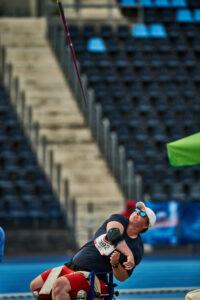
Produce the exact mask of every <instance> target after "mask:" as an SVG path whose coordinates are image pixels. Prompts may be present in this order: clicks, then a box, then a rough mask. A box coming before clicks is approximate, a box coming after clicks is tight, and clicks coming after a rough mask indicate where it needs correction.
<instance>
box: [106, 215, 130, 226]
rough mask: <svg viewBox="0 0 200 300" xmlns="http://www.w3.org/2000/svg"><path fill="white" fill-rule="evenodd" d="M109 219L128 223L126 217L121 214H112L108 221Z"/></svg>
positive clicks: (109, 220)
mask: <svg viewBox="0 0 200 300" xmlns="http://www.w3.org/2000/svg"><path fill="white" fill-rule="evenodd" d="M111 221H116V222H119V223H122V224H127V223H128V218H126V217H125V216H123V215H122V214H112V215H111V216H110V218H109V219H108V222H111Z"/></svg>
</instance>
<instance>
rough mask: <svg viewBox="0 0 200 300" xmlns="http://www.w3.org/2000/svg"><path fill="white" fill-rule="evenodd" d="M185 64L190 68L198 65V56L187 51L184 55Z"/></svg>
mask: <svg viewBox="0 0 200 300" xmlns="http://www.w3.org/2000/svg"><path fill="white" fill-rule="evenodd" d="M183 64H184V65H185V67H186V68H188V69H192V68H193V67H195V66H196V57H195V56H194V54H193V53H192V52H189V51H188V52H187V53H185V55H184V57H183Z"/></svg>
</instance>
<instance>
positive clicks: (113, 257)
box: [110, 251, 120, 265]
mask: <svg viewBox="0 0 200 300" xmlns="http://www.w3.org/2000/svg"><path fill="white" fill-rule="evenodd" d="M119 258H120V253H119V252H118V251H114V252H113V253H112V254H111V256H110V263H111V265H116V264H118V263H119Z"/></svg>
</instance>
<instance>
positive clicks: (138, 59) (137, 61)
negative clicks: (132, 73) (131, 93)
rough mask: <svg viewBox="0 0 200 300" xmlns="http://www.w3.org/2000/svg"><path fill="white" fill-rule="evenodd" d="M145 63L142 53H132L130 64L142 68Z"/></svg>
mask: <svg viewBox="0 0 200 300" xmlns="http://www.w3.org/2000/svg"><path fill="white" fill-rule="evenodd" d="M144 65H145V58H144V56H143V54H142V53H134V55H133V56H132V58H131V66H133V67H134V68H142V67H144Z"/></svg>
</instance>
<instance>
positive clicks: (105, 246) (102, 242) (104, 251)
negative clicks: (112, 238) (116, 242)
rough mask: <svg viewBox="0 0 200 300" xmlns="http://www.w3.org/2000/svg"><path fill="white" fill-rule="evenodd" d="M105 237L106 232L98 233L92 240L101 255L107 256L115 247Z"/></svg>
mask: <svg viewBox="0 0 200 300" xmlns="http://www.w3.org/2000/svg"><path fill="white" fill-rule="evenodd" d="M105 237H106V234H102V235H100V236H99V237H98V238H96V240H94V245H95V247H96V248H97V250H98V251H99V252H100V253H101V255H103V256H108V255H110V254H111V253H112V252H113V251H114V250H115V247H114V246H113V245H111V244H110V243H109V242H108V241H107V240H106V238H105Z"/></svg>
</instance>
